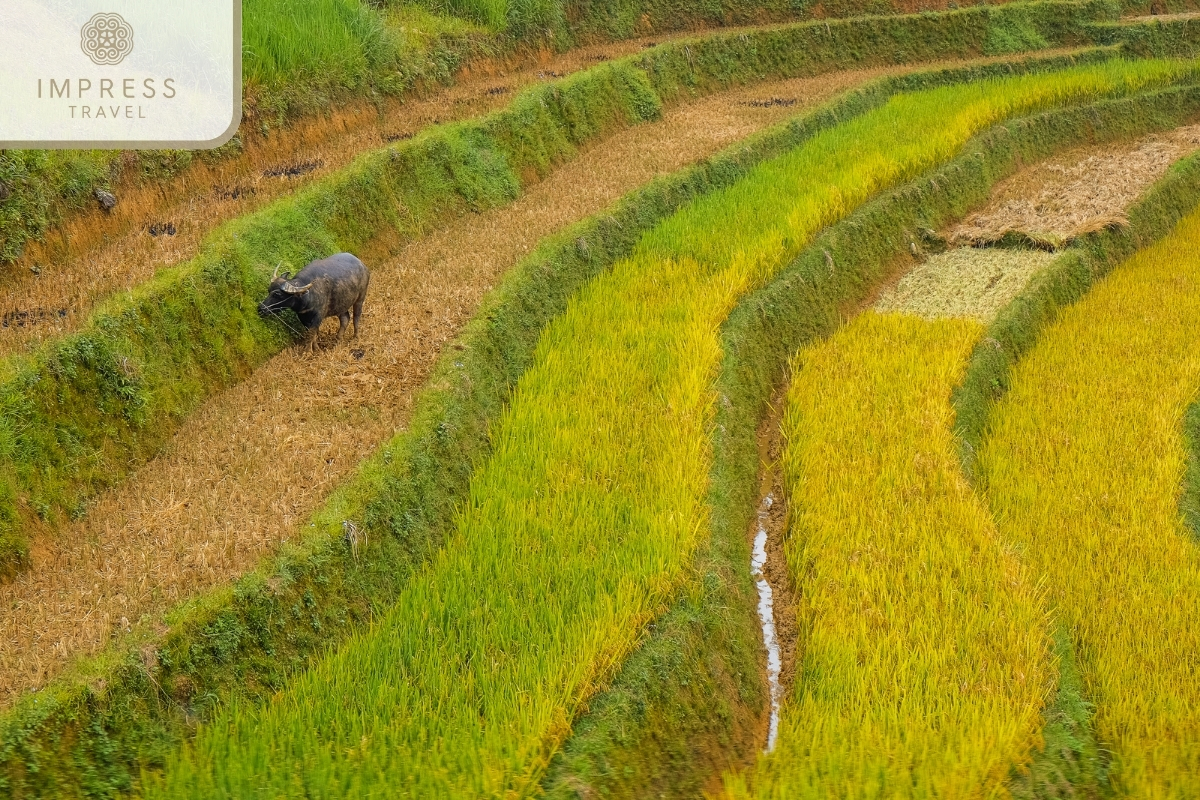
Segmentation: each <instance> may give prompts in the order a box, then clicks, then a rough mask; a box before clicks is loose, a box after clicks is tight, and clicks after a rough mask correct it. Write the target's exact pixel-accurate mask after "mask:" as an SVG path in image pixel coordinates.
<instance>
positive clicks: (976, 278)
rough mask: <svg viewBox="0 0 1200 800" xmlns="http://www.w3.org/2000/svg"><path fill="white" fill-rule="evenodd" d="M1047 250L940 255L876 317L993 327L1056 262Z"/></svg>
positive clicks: (893, 291)
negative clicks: (965, 320) (898, 315)
mask: <svg viewBox="0 0 1200 800" xmlns="http://www.w3.org/2000/svg"><path fill="white" fill-rule="evenodd" d="M1055 257H1056V256H1055V255H1054V254H1053V253H1047V252H1045V251H1043V250H1009V249H999V248H980V247H962V248H958V249H956V250H950V251H948V252H946V253H941V254H940V255H935V256H933V257H932V258H930V259H929V260H928V261H926V262H925V263H924V264H921V265H919V266H918V267H916V268H915V269H914V270H913V271H912V272H910V273H908V274H907V275H905V276H904V277H903V278H901V279H900V282H899V283H898V284H896V286H894V287H892V288H889V289H886V290H884V292H883V294H882V295H880V297H879V300H878V301H877V302H876V303H875V310H876V311H903V312H907V313H909V314H916V315H917V316H920V317H924V318H925V319H937V318H939V317H970V318H973V319H977V320H980V321H982V322H988V321H990V320H991V319H992V318H993V317H994V316H995V315H996V314H997V313H998V312H999V311H1000V309H1001V308H1003V307H1004V306H1005V305H1007V304H1008V302H1009V301H1010V300H1012V299H1013V298H1014V297H1016V296H1017V295H1018V294H1019V293H1020V292H1021V290H1022V289H1024V288H1025V284H1027V283H1028V282H1029V279H1030V278H1031V277H1033V275H1034V274H1036V273H1037V272H1038V271H1039V270H1041V269H1042V268H1044V267H1045V266H1046V265H1047V264H1049V263H1050V262H1051V261H1053V260H1054V259H1055Z"/></svg>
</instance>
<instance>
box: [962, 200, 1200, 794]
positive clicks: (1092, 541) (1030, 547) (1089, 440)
mask: <svg viewBox="0 0 1200 800" xmlns="http://www.w3.org/2000/svg"><path fill="white" fill-rule="evenodd" d="M1198 244H1200V213H1192V214H1191V215H1190V216H1188V217H1187V218H1185V219H1184V220H1183V221H1182V222H1181V223H1180V224H1179V226H1178V227H1177V228H1176V229H1175V231H1174V232H1173V233H1172V234H1171V235H1169V236H1167V237H1166V238H1165V239H1163V240H1162V241H1160V242H1159V243H1158V244H1156V245H1154V246H1152V247H1149V248H1147V249H1145V250H1143V251H1141V252H1140V253H1138V254H1137V255H1135V256H1134V257H1132V258H1131V259H1129V260H1128V261H1127V262H1126V263H1125V264H1123V265H1121V266H1120V267H1118V268H1117V269H1116V270H1114V271H1113V272H1112V273H1111V274H1110V275H1109V276H1108V277H1107V278H1105V279H1104V280H1103V281H1102V282H1100V283H1098V284H1097V285H1096V286H1095V287H1094V288H1093V289H1092V290H1091V292H1090V293H1089V294H1088V295H1087V296H1086V297H1085V298H1084V299H1083V300H1081V301H1080V302H1079V303H1077V304H1076V305H1074V306H1071V307H1069V308H1067V309H1065V310H1063V311H1060V312H1059V317H1058V319H1057V321H1056V322H1054V323H1053V324H1052V325H1050V326H1048V327H1047V328H1046V329H1045V330H1044V331H1043V332H1042V334H1041V337H1040V339H1039V341H1038V343H1037V344H1036V345H1035V346H1034V347H1033V348H1032V349H1031V350H1030V352H1029V353H1028V354H1027V355H1026V357H1025V358H1024V360H1023V361H1022V362H1021V363H1020V364H1018V365H1017V367H1016V369H1015V371H1014V373H1013V376H1012V383H1011V387H1010V389H1009V392H1008V394H1007V395H1005V396H1004V397H1003V398H1002V399H1001V400H1000V401H999V402H998V403H997V405H996V407H995V408H994V410H993V414H992V418H991V429H990V433H989V435H987V436H986V437H985V439H984V445H983V448H982V450H981V452H980V462H979V463H980V469H981V472H982V475H983V478H984V480H985V482H986V486H987V487H988V494H989V497H990V500H991V503H992V507H993V509H994V512H995V516H996V519H997V520H998V521H999V524H1000V527H1001V531H1002V532H1003V533H1004V534H1005V535H1006V536H1008V537H1010V538H1011V539H1012V540H1013V541H1014V542H1015V543H1016V544H1017V546H1019V547H1020V549H1021V551H1022V553H1023V555H1024V557H1025V559H1026V560H1027V562H1028V563H1029V564H1030V566H1031V567H1032V568H1034V569H1035V570H1036V571H1037V573H1038V574H1039V575H1041V576H1042V580H1043V581H1044V582H1045V585H1046V586H1047V587H1048V588H1049V592H1050V597H1051V600H1052V603H1053V608H1054V613H1055V616H1056V617H1057V618H1058V620H1059V621H1060V623H1061V624H1062V626H1063V627H1064V628H1065V629H1066V630H1068V631H1069V632H1070V636H1071V639H1072V642H1073V644H1074V647H1075V652H1076V657H1077V660H1078V665H1079V671H1080V674H1081V676H1082V679H1083V687H1084V690H1085V695H1086V696H1087V697H1088V699H1089V700H1090V701H1091V702H1092V703H1093V704H1094V705H1095V717H1094V726H1095V731H1096V736H1097V739H1098V740H1099V741H1100V743H1101V745H1102V747H1103V748H1104V749H1105V750H1107V752H1108V753H1109V755H1110V757H1111V761H1112V763H1111V766H1110V769H1109V780H1110V782H1111V784H1112V786H1113V788H1114V790H1115V791H1116V794H1117V795H1119V796H1131V797H1155V798H1184V797H1195V796H1196V795H1197V793H1198V792H1200V685H1198V684H1197V681H1196V654H1197V653H1198V652H1200V632H1198V630H1197V627H1196V625H1195V617H1196V614H1197V612H1198V611H1200V551H1198V550H1197V543H1196V540H1195V539H1194V538H1193V537H1192V535H1191V534H1190V532H1189V530H1188V529H1187V527H1186V525H1185V524H1184V520H1183V519H1182V517H1181V514H1180V510H1179V507H1178V501H1179V494H1180V485H1181V483H1182V482H1183V478H1184V470H1185V449H1184V438H1183V435H1182V425H1183V420H1184V413H1185V409H1186V408H1187V406H1188V404H1189V403H1190V402H1191V401H1193V400H1194V399H1195V397H1196V395H1197V393H1200V359H1197V357H1196V352H1197V345H1198V344H1200V340H1198V338H1197V333H1196V330H1197V327H1196V325H1197V321H1198V320H1200V293H1198V292H1197V290H1196V287H1197V286H1200V257H1198V256H1197V246H1198Z"/></svg>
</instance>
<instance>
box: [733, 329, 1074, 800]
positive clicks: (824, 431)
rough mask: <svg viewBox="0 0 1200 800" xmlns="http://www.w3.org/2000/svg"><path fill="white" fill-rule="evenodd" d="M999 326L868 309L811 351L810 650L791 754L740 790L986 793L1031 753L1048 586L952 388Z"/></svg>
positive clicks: (788, 734)
mask: <svg viewBox="0 0 1200 800" xmlns="http://www.w3.org/2000/svg"><path fill="white" fill-rule="evenodd" d="M983 329H984V327H983V325H981V324H980V323H978V322H975V321H970V320H938V321H933V322H926V321H923V320H921V319H918V318H916V317H910V316H906V315H898V314H891V315H879V314H875V313H872V312H868V313H866V314H864V315H862V316H861V317H859V318H858V319H857V320H856V321H855V322H853V323H852V324H850V325H849V326H847V327H846V328H843V329H842V330H841V331H839V332H838V333H837V334H835V335H834V336H833V337H832V338H831V339H830V340H828V341H826V342H824V343H822V344H819V345H816V346H814V347H812V348H809V349H807V350H804V351H801V354H800V355H799V356H798V357H797V360H796V363H795V367H794V369H793V380H792V386H791V389H790V391H789V393H788V398H787V406H786V410H785V412H784V421H783V430H784V437H785V440H786V443H787V447H786V451H785V455H784V472H785V480H786V485H787V488H788V493H789V501H790V503H791V510H790V517H791V523H790V530H789V531H788V538H787V540H786V543H785V553H786V557H787V564H788V569H789V574H790V575H791V577H792V581H793V585H794V586H795V587H796V592H797V597H798V598H799V600H798V603H799V608H798V609H797V616H798V625H799V627H800V629H801V630H802V631H803V635H804V642H803V648H802V649H803V654H802V655H801V656H800V663H799V664H797V667H796V674H797V680H796V683H795V685H794V687H793V688H792V690H791V692H790V693H789V694H788V695H787V697H786V700H785V702H784V705H783V709H782V712H781V715H780V732H779V740H778V746H777V749H776V751H775V752H774V753H773V754H771V755H769V756H765V757H763V758H761V759H760V761H759V764H758V767H757V769H756V770H755V771H754V774H753V776H752V777H751V780H750V782H751V784H752V785H753V791H750V790H748V789H747V787H746V784H745V783H744V782H743V781H741V780H735V781H731V786H730V794H731V795H732V796H739V797H749V796H753V797H762V798H767V797H778V798H783V797H787V798H802V797H827V796H829V795H830V794H833V795H837V796H855V797H858V796H861V797H871V796H889V797H892V796H895V797H943V796H945V797H980V796H988V795H990V794H992V793H993V792H995V791H997V790H998V789H999V787H1000V786H1001V785H1002V784H1003V782H1004V781H1005V779H1006V778H1007V777H1008V774H1009V772H1010V770H1011V769H1012V768H1013V765H1019V764H1023V763H1024V762H1025V761H1026V759H1027V757H1028V755H1029V753H1030V752H1031V750H1032V749H1033V746H1034V744H1035V740H1036V738H1037V732H1038V729H1039V727H1040V723H1041V708H1042V705H1043V703H1044V702H1045V700H1046V698H1047V696H1048V695H1049V693H1050V690H1051V688H1052V680H1053V675H1052V672H1053V670H1052V665H1051V663H1050V652H1049V641H1048V637H1047V634H1046V631H1045V624H1044V617H1045V606H1044V597H1042V596H1041V594H1040V593H1039V592H1038V591H1037V590H1036V588H1035V581H1031V580H1030V579H1029V576H1028V575H1027V574H1025V572H1026V571H1025V569H1024V568H1023V566H1022V565H1021V563H1020V560H1019V559H1018V558H1017V557H1016V556H1015V554H1014V553H1012V552H1011V551H1010V550H1009V549H1008V548H1007V547H1006V546H1005V544H1004V542H1003V541H1002V540H1001V539H1000V537H999V536H998V535H997V532H996V529H995V526H994V525H993V523H992V520H991V516H990V514H989V513H988V509H987V507H986V505H985V504H984V503H983V501H982V500H981V499H980V498H978V497H977V496H976V495H975V494H974V492H973V491H972V490H971V487H970V486H969V484H967V482H966V481H965V479H964V478H963V476H962V473H961V472H960V470H959V464H958V459H957V451H956V448H955V446H954V438H953V419H954V417H953V409H952V407H951V405H950V391H951V389H952V388H953V387H954V386H955V385H956V384H957V383H958V381H959V379H960V378H961V376H962V374H963V372H964V371H965V369H966V365H967V360H968V356H969V355H970V352H971V349H972V347H973V346H974V344H975V342H976V340H977V339H978V338H979V336H980V334H981V333H982V331H983ZM930 719H937V720H938V724H937V725H930V724H929V720H930Z"/></svg>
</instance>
